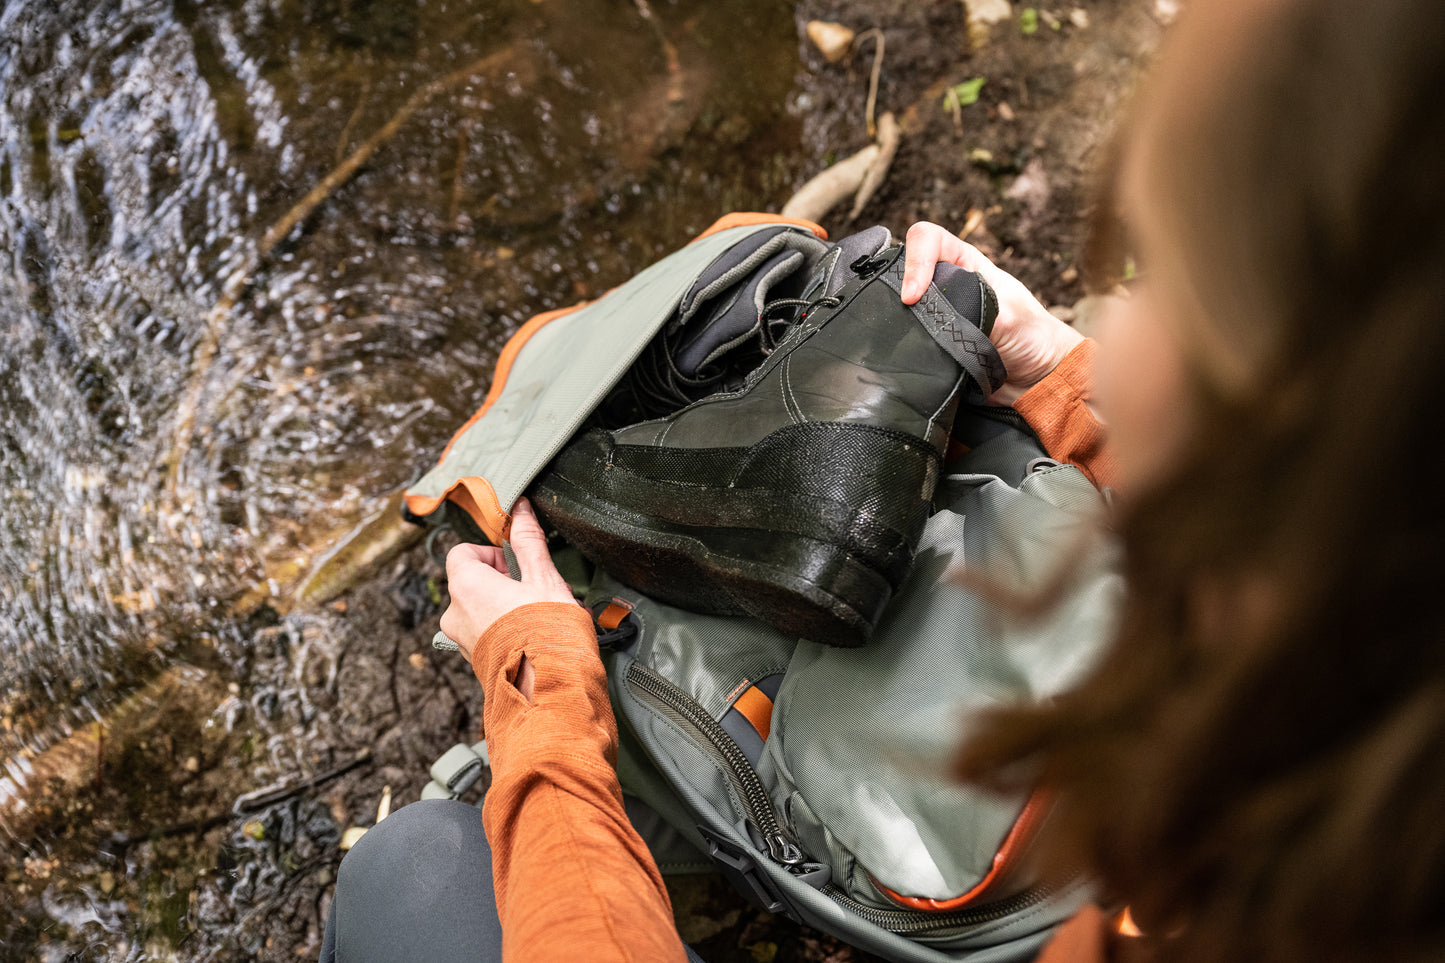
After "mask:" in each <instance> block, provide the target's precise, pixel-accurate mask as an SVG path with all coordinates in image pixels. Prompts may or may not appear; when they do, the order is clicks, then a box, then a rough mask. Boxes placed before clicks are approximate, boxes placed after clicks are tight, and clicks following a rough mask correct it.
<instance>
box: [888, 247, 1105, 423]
mask: <svg viewBox="0 0 1445 963" xmlns="http://www.w3.org/2000/svg"><path fill="white" fill-rule="evenodd" d="M939 262H947V263H949V264H956V265H958V266H959V267H961V268H963V269H964V270H967V271H973V272H974V273H975V274H978V275H979V276H980V277H982V278H983V279H984V280H985V281H987V282H988V283H989V286H990V287H992V288H993V290H994V293H995V294H997V295H998V320H997V321H995V322H994V325H993V330H992V331H991V332H990V333H989V340H991V341H992V342H993V345H994V347H995V348H997V349H998V353H999V357H1000V358H1001V359H1003V365H1004V368H1005V369H1007V370H1008V381H1007V382H1005V384H1004V386H1003V387H1002V388H1000V389H998V390H997V391H995V392H994V393H993V395H991V396H990V398H989V400H990V401H992V402H994V403H995V404H1000V405H1011V404H1013V403H1014V402H1015V401H1017V400H1018V399H1019V398H1021V397H1022V396H1023V393H1024V392H1025V391H1027V390H1028V389H1029V388H1031V387H1033V386H1034V385H1036V384H1038V383H1039V382H1040V381H1042V380H1043V378H1044V376H1045V375H1047V374H1048V373H1049V372H1050V371H1053V370H1054V368H1055V367H1057V366H1058V364H1059V362H1060V361H1063V360H1064V356H1065V355H1067V354H1068V353H1069V352H1070V351H1072V350H1074V346H1075V345H1077V344H1078V343H1079V342H1080V341H1083V340H1084V336H1083V335H1082V334H1080V333H1079V332H1077V331H1075V330H1074V329H1073V328H1071V327H1069V326H1068V325H1067V324H1065V323H1064V322H1062V321H1060V320H1059V319H1058V318H1056V317H1054V316H1053V315H1052V314H1050V313H1049V312H1048V309H1047V308H1045V307H1044V306H1043V305H1042V304H1040V303H1039V299H1038V298H1036V297H1034V296H1033V295H1032V294H1030V293H1029V290H1028V288H1026V287H1024V286H1023V284H1022V283H1021V282H1020V281H1019V280H1018V278H1015V277H1014V276H1013V275H1012V274H1009V273H1008V272H1007V271H1005V270H1003V269H1002V268H1000V267H999V266H998V265H996V264H994V263H993V262H992V261H990V260H989V259H988V258H987V257H985V256H984V254H983V252H982V251H980V250H979V249H978V248H976V247H974V246H973V245H972V244H969V243H968V242H967V241H965V240H963V239H962V238H960V237H958V236H956V235H954V234H951V233H950V232H948V231H947V230H945V229H943V228H942V227H939V226H938V225H937V224H933V223H930V222H928V221H919V222H918V223H917V224H914V225H913V226H912V227H910V228H909V229H908V234H907V237H906V238H905V239H904V267H903V303H904V304H913V303H914V302H916V301H917V300H918V299H919V298H921V297H923V292H924V291H926V290H928V283H929V282H930V281H932V280H933V269H934V267H935V266H936V265H937V264H938V263H939Z"/></svg>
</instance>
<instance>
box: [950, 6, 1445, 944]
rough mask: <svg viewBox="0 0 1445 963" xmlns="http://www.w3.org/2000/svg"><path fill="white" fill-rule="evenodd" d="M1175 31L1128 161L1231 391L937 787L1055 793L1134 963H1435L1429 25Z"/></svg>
mask: <svg viewBox="0 0 1445 963" xmlns="http://www.w3.org/2000/svg"><path fill="white" fill-rule="evenodd" d="M1207 6H1208V5H1207V4H1205V3H1204V2H1203V0H1201V3H1200V4H1198V5H1197V8H1191V9H1190V10H1189V11H1188V12H1187V13H1186V17H1185V21H1184V22H1183V23H1182V24H1181V26H1180V28H1179V30H1178V33H1177V35H1176V36H1175V37H1173V38H1172V41H1173V42H1174V49H1172V50H1167V51H1166V54H1165V56H1164V57H1163V58H1161V69H1162V70H1163V72H1164V73H1163V76H1162V77H1160V78H1158V80H1159V81H1160V83H1161V86H1160V87H1159V88H1158V89H1157V93H1158V97H1159V99H1158V100H1156V101H1155V102H1154V105H1153V108H1154V109H1153V110H1152V112H1148V111H1146V113H1144V114H1141V115H1140V116H1141V117H1142V118H1144V126H1143V128H1142V129H1141V130H1140V131H1138V135H1139V136H1140V137H1142V138H1143V139H1144V140H1146V141H1147V142H1148V144H1149V151H1148V155H1149V175H1148V176H1149V178H1150V184H1151V190H1150V191H1149V192H1148V193H1149V197H1150V199H1151V200H1152V201H1154V202H1157V203H1158V204H1160V205H1161V206H1162V210H1161V212H1160V214H1161V217H1162V218H1163V221H1164V223H1166V224H1167V225H1168V226H1169V229H1170V231H1171V234H1172V238H1171V240H1172V242H1173V243H1177V244H1178V245H1179V251H1180V252H1182V255H1183V257H1184V259H1185V261H1186V263H1188V264H1189V265H1190V269H1189V274H1190V277H1189V283H1190V285H1191V287H1192V292H1191V297H1192V298H1194V299H1195V301H1196V302H1197V304H1198V305H1199V307H1200V308H1201V311H1202V313H1203V314H1204V315H1205V316H1207V318H1208V319H1209V320H1208V323H1209V324H1211V325H1213V326H1214V328H1213V332H1212V334H1213V335H1214V336H1223V337H1224V338H1226V339H1233V340H1234V341H1236V342H1237V343H1238V344H1239V345H1240V356H1241V357H1243V358H1246V359H1247V361H1248V370H1249V371H1250V372H1251V378H1250V379H1248V384H1247V386H1246V388H1245V389H1244V390H1241V388H1240V385H1239V384H1231V383H1226V382H1222V381H1220V380H1218V379H1213V378H1211V377H1210V376H1209V375H1208V374H1207V373H1203V372H1201V373H1200V375H1199V376H1198V377H1197V378H1196V379H1195V382H1194V384H1193V385H1192V386H1191V388H1192V394H1193V395H1194V398H1193V402H1194V407H1193V410H1194V411H1195V413H1196V417H1195V430H1194V433H1193V437H1192V439H1191V442H1190V446H1189V450H1188V451H1187V452H1186V453H1185V454H1183V455H1182V456H1181V457H1180V458H1179V460H1178V463H1177V465H1176V466H1175V467H1174V469H1173V470H1172V471H1171V473H1170V475H1169V477H1168V478H1167V479H1166V480H1163V481H1160V482H1157V483H1155V484H1154V485H1153V486H1152V487H1151V488H1150V489H1149V490H1147V491H1140V492H1134V493H1130V497H1129V498H1128V499H1126V500H1125V502H1126V507H1125V509H1124V512H1123V515H1122V517H1121V518H1120V520H1119V526H1120V530H1121V533H1122V537H1123V539H1124V542H1125V545H1126V548H1127V553H1126V555H1127V562H1126V577H1127V581H1128V592H1127V598H1126V601H1125V604H1124V609H1123V614H1122V623H1121V626H1120V629H1119V633H1118V640H1117V643H1116V645H1115V646H1114V647H1113V649H1112V651H1111V653H1110V655H1109V656H1108V657H1107V659H1106V661H1105V663H1104V664H1103V665H1101V666H1100V667H1099V669H1098V671H1097V672H1095V673H1094V674H1093V675H1092V676H1091V678H1090V679H1089V680H1088V681H1086V682H1085V683H1084V684H1083V685H1082V686H1081V687H1080V688H1079V689H1078V690H1077V691H1075V692H1073V693H1072V694H1070V695H1069V696H1067V697H1065V698H1063V699H1061V700H1059V701H1057V702H1056V703H1055V704H1053V705H1050V706H1046V707H1037V708H1020V709H1017V710H1012V711H1007V712H1004V713H1000V714H998V715H996V716H995V717H994V718H993V719H992V721H991V725H990V726H989V728H988V729H987V731H986V732H985V734H984V735H983V736H982V737H981V738H978V739H976V740H974V741H973V742H972V743H970V744H969V745H967V746H965V747H964V749H963V750H962V752H961V754H960V757H959V772H960V774H962V775H963V776H965V777H967V778H971V779H974V780H978V781H982V782H985V783H991V784H994V785H999V786H1009V785H1010V784H1011V783H1012V782H1014V781H1015V780H1018V779H1022V778H1025V777H1027V778H1028V779H1034V778H1037V777H1038V776H1039V775H1040V773H1041V774H1042V778H1043V779H1044V780H1045V782H1046V783H1047V784H1049V785H1052V786H1055V787H1057V788H1058V789H1059V792H1060V796H1059V799H1060V802H1059V809H1058V812H1057V818H1056V820H1055V821H1054V823H1053V827H1054V832H1053V833H1052V835H1051V837H1050V839H1049V840H1048V843H1049V845H1050V851H1051V852H1052V854H1053V858H1054V859H1055V860H1056V861H1060V862H1064V863H1068V864H1069V865H1071V866H1078V865H1083V866H1085V867H1087V868H1088V869H1089V871H1091V872H1093V873H1094V874H1096V876H1097V878H1098V879H1099V880H1100V882H1101V884H1102V887H1103V890H1104V893H1105V894H1106V898H1109V899H1113V900H1117V901H1119V902H1121V903H1123V902H1127V903H1129V904H1130V905H1131V906H1132V907H1133V909H1134V912H1135V915H1136V917H1137V918H1138V919H1139V920H1140V922H1141V923H1142V924H1143V925H1144V926H1145V928H1146V929H1152V931H1154V932H1156V933H1170V934H1174V935H1173V936H1171V937H1170V938H1168V939H1167V940H1163V941H1160V942H1150V941H1146V942H1144V943H1142V944H1135V945H1134V946H1133V949H1132V952H1133V953H1134V954H1137V955H1138V956H1140V957H1143V958H1157V959H1168V960H1171V961H1176V960H1177V961H1196V960H1199V961H1202V960H1218V961H1231V963H1236V961H1269V963H1273V961H1281V963H1285V961H1289V963H1293V961H1301V963H1302V961H1306V960H1308V961H1311V963H1318V961H1327V960H1346V959H1349V960H1371V961H1394V960H1400V961H1404V960H1425V959H1432V960H1435V959H1442V958H1445V606H1442V605H1441V601H1442V600H1445V584H1442V582H1445V566H1442V565H1441V564H1440V563H1439V562H1438V558H1439V556H1440V553H1441V545H1442V543H1445V509H1442V505H1441V499H1440V498H1439V496H1437V494H1436V488H1435V485H1436V479H1437V478H1438V477H1441V474H1442V469H1445V457H1442V451H1445V444H1442V439H1441V436H1442V434H1445V404H1441V403H1440V401H1439V399H1440V398H1441V397H1442V387H1441V384H1440V382H1441V380H1442V379H1445V20H1442V17H1441V11H1440V9H1439V6H1438V0H1392V2H1389V3H1379V4H1374V3H1361V2H1360V0H1272V2H1269V3H1265V2H1263V0H1257V2H1255V3H1254V4H1253V6H1254V8H1255V13H1254V14H1253V15H1252V16H1249V17H1246V18H1245V20H1246V21H1247V27H1248V31H1249V35H1248V36H1247V37H1241V36H1238V35H1234V36H1233V37H1232V38H1231V39H1230V42H1229V44H1228V46H1229V47H1230V49H1231V51H1232V53H1231V54H1230V55H1229V56H1228V57H1225V56H1222V55H1217V54H1216V52H1214V51H1212V50H1210V49H1209V48H1210V45H1211V44H1216V43H1217V42H1218V40H1219V38H1220V32H1219V31H1220V29H1221V25H1223V24H1226V23H1228V22H1230V21H1229V17H1228V16H1227V15H1224V14H1217V13H1209V12H1207V9H1206V8H1207ZM1214 6H1215V7H1216V8H1217V7H1219V4H1217V3H1216V4H1214ZM1234 6H1235V7H1236V8H1238V7H1243V6H1245V4H1244V3H1235V4H1234ZM1210 17H1213V18H1214V19H1212V20H1211V19H1209V18H1210ZM1239 20H1240V18H1239V17H1237V16H1236V17H1235V18H1234V27H1233V28H1231V29H1235V28H1239V27H1240V23H1239V22H1238V21H1239ZM1191 21H1195V22H1191ZM1170 55H1172V56H1173V59H1172V60H1171V59H1170ZM1190 77H1193V78H1194V79H1193V81H1189V80H1188V78H1190ZM1191 82H1192V83H1193V84H1196V85H1197V86H1194V87H1190V86H1189V84H1190V83H1191ZM1106 196H1107V195H1106ZM1106 208H1107V205H1105V209H1101V220H1102V221H1107V217H1105V216H1104V215H1107V214H1108V213H1109V211H1108V210H1107V209H1106ZM1103 236H1105V237H1107V234H1106V233H1105V234H1104V235H1103ZM1104 247H1106V248H1107V245H1104ZM1164 296H1165V297H1168V296H1169V294H1168V292H1165V295H1164ZM1226 381H1227V379H1226ZM1251 389H1252V390H1251Z"/></svg>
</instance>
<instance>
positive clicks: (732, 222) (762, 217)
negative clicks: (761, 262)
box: [693, 211, 828, 241]
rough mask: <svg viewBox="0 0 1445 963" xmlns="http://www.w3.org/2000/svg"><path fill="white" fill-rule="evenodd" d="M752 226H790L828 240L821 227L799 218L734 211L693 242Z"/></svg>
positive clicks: (719, 219) (825, 232) (717, 221)
mask: <svg viewBox="0 0 1445 963" xmlns="http://www.w3.org/2000/svg"><path fill="white" fill-rule="evenodd" d="M754 224H790V225H792V226H793V227H805V228H807V229H808V230H810V231H812V232H813V233H814V234H815V235H817V236H818V238H819V239H821V240H824V241H826V240H828V232H827V231H825V230H824V229H823V227H822V225H819V224H814V223H813V222H812V221H805V220H803V219H802V218H800V217H784V216H783V215H781V214H754V213H750V212H747V211H735V212H733V213H732V214H724V215H723V216H722V217H720V218H718V219H717V220H716V221H714V222H713V225H712V227H710V228H708V229H707V230H706V231H703V232H702V233H701V234H699V235H698V236H697V237H695V238H693V240H694V241H701V240H702V239H703V238H705V237H711V236H712V235H714V234H716V233H718V232H719V231H726V230H727V229H728V228H730V227H752V226H753V225H754Z"/></svg>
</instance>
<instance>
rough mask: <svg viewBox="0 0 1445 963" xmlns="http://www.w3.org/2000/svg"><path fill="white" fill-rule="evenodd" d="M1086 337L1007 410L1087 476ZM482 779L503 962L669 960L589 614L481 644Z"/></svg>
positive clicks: (1073, 956)
mask: <svg viewBox="0 0 1445 963" xmlns="http://www.w3.org/2000/svg"><path fill="white" fill-rule="evenodd" d="M1093 357H1094V343H1093V342H1092V341H1085V342H1083V343H1082V344H1080V345H1079V346H1078V347H1076V348H1075V349H1074V350H1073V351H1072V352H1071V353H1070V354H1069V356H1068V357H1067V358H1066V359H1065V360H1064V361H1063V363H1061V364H1060V365H1059V367H1058V368H1056V369H1055V370H1054V372H1053V373H1052V374H1050V375H1049V376H1048V377H1046V378H1044V379H1043V381H1041V382H1039V383H1038V384H1037V385H1035V386H1034V387H1033V388H1031V389H1030V390H1029V391H1028V392H1027V393H1026V394H1025V395H1024V396H1023V398H1021V399H1020V400H1019V402H1018V403H1017V404H1016V405H1015V406H1014V407H1015V409H1016V410H1017V411H1018V412H1019V413H1020V414H1022V415H1023V416H1024V418H1025V419H1026V420H1027V421H1028V422H1029V425H1030V426H1031V427H1032V428H1033V429H1034V430H1035V431H1036V432H1037V433H1038V434H1039V437H1040V439H1041V440H1042V441H1043V443H1044V447H1045V448H1046V449H1047V451H1048V452H1049V455H1050V456H1051V457H1053V458H1055V459H1058V460H1059V461H1064V462H1069V463H1072V464H1076V465H1078V466H1079V467H1080V468H1081V469H1083V470H1084V472H1085V473H1086V474H1088V475H1089V477H1090V478H1091V479H1092V480H1093V481H1094V483H1095V484H1098V485H1108V484H1111V483H1112V481H1113V479H1114V476H1115V471H1116V468H1115V465H1114V462H1113V459H1112V457H1111V456H1110V455H1109V453H1108V451H1107V449H1106V448H1105V447H1104V442H1103V433H1102V430H1101V428H1100V426H1099V423H1098V422H1097V421H1096V420H1095V418H1094V416H1093V415H1092V413H1091V412H1090V411H1089V408H1088V406H1087V403H1086V402H1087V398H1088V392H1089V388H1088V379H1089V373H1090V370H1091V368H1092V365H1093ZM524 653H525V654H526V656H527V660H528V661H529V662H530V663H531V664H532V666H533V668H534V669H535V671H536V684H535V689H534V692H533V702H531V703H528V702H527V700H526V699H525V698H524V697H523V696H522V694H521V693H520V692H519V691H517V689H516V687H515V686H514V685H513V680H514V679H515V678H516V674H517V669H518V666H519V664H520V662H521V659H522V655H523V654H524ZM474 657H475V661H474V663H473V667H474V668H475V670H476V673H477V679H478V680H479V681H480V682H481V683H482V690H483V692H484V695H485V699H486V703H485V706H486V707H485V715H484V723H485V727H486V735H487V743H488V749H489V750H490V755H491V762H492V786H491V789H490V790H489V791H488V792H487V799H486V803H485V804H484V806H483V818H484V821H485V824H486V831H487V839H488V840H489V841H490V842H491V844H492V855H493V863H492V874H493V877H494V880H495V888H496V894H497V913H498V915H499V917H500V919H501V923H502V933H503V937H502V944H503V945H502V956H503V959H504V960H508V961H510V960H518V961H520V960H523V959H525V960H527V961H548V960H557V961H565V963H580V961H583V960H585V961H587V963H614V961H628V963H633V961H638V963H640V961H648V963H651V961H680V960H683V959H685V951H684V950H683V947H682V943H681V941H680V940H679V939H678V936H677V931H676V929H675V928H674V925H673V920H672V905H671V903H670V901H669V900H668V897H667V890H666V889H665V888H664V887H663V884H662V876H661V874H660V873H659V872H658V870H657V867H656V865H655V864H654V863H653V861H652V857H651V855H650V854H649V853H648V851H647V846H646V844H645V843H643V841H642V839H641V837H639V836H638V835H637V832H636V830H634V829H633V828H632V824H631V823H630V822H628V820H627V815H626V813H625V812H624V811H623V808H622V789H621V787H620V786H619V785H618V782H617V773H616V770H615V769H614V763H615V762H616V758H617V724H616V722H615V721H614V719H613V717H612V709H611V706H610V705H609V703H608V701H607V679H606V676H605V674H604V672H603V669H602V661H601V659H600V658H599V656H598V653H597V639H596V635H595V634H594V630H593V628H592V620H591V618H590V616H589V615H588V613H587V612H586V611H584V610H583V609H582V608H581V607H579V606H576V605H568V604H565V603H536V604H532V605H524V606H522V607H521V608H519V609H516V610H514V611H512V612H510V613H508V614H507V615H505V616H503V617H502V618H500V619H498V620H497V621H496V622H495V623H494V624H493V625H492V627H491V628H490V629H488V630H487V632H486V633H485V634H484V635H483V636H482V637H481V639H480V640H479V641H478V643H477V646H476V650H475V654H474ZM1098 919H1102V917H1101V916H1100V914H1098V913H1097V912H1092V913H1086V914H1081V915H1080V918H1079V919H1077V920H1074V921H1071V923H1070V925H1069V926H1067V927H1065V928H1064V929H1063V930H1061V931H1060V938H1059V939H1058V940H1056V941H1055V942H1054V943H1053V944H1051V945H1050V947H1049V948H1048V950H1047V951H1046V953H1045V957H1044V959H1046V960H1048V961H1049V963H1094V961H1096V960H1100V959H1101V957H1100V956H1099V952H1100V950H1099V947H1101V946H1102V945H1103V944H1102V928H1101V924H1100V923H1098V922H1097V920H1098Z"/></svg>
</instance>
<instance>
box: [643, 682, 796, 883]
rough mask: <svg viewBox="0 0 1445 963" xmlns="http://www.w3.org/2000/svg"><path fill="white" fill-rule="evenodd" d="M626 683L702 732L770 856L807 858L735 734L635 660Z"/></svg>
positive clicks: (791, 861)
mask: <svg viewBox="0 0 1445 963" xmlns="http://www.w3.org/2000/svg"><path fill="white" fill-rule="evenodd" d="M627 683H628V685H630V686H632V688H633V690H634V691H635V692H636V693H637V694H638V695H639V696H641V697H642V698H643V700H644V701H646V702H648V703H649V704H651V705H652V706H654V707H655V708H657V709H658V710H660V711H661V712H662V713H663V714H664V715H666V716H667V717H668V718H669V719H671V720H672V721H673V722H676V723H679V724H681V725H682V726H684V727H685V728H690V729H694V730H696V731H697V732H699V733H700V734H701V735H702V737H703V738H704V739H705V740H706V742H707V744H710V745H711V746H712V747H713V749H714V750H715V752H714V755H715V757H716V758H717V759H718V760H719V761H720V762H722V763H723V764H724V766H725V767H726V769H727V772H728V775H729V777H730V779H731V781H732V784H733V787H734V788H735V789H737V791H738V798H739V799H740V801H741V802H742V803H743V806H744V807H745V808H746V809H747V811H748V819H749V821H750V822H751V823H752V824H753V826H754V827H756V828H757V830H758V832H759V833H761V834H762V837H763V840H764V841H765V842H766V843H767V846H768V855H769V856H771V857H772V858H773V861H774V862H776V863H780V864H782V865H783V866H789V867H791V866H799V865H801V864H802V863H804V862H806V861H807V856H805V855H804V854H803V849H802V847H801V846H799V845H798V844H797V843H796V842H795V841H794V840H793V839H792V837H790V836H789V835H788V834H787V833H785V832H783V827H782V825H781V824H779V822H778V817H777V816H776V815H775V814H774V813H773V803H772V800H771V799H769V798H768V791H767V789H765V788H764V787H763V782H762V780H761V779H759V778H758V774H757V772H756V771H755V770H754V769H753V766H752V763H750V762H748V757H747V756H746V755H744V754H743V751H742V749H741V748H739V747H738V744H737V743H736V742H734V741H733V737H732V736H730V735H728V734H727V730H725V729H724V728H723V727H722V726H721V725H719V724H718V722H717V720H716V719H714V718H713V717H712V716H711V715H709V714H708V713H707V711H706V710H704V709H703V708H702V706H700V705H698V704H697V701H696V700H695V699H693V698H692V696H690V695H688V694H687V693H686V692H684V691H683V690H682V689H680V688H678V687H677V686H676V685H674V684H673V683H672V682H671V681H669V680H668V679H666V678H664V677H663V676H661V675H658V674H657V673H656V672H654V671H653V670H651V669H649V668H648V667H646V666H644V665H642V663H640V662H633V663H632V665H630V666H628V668H627Z"/></svg>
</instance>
